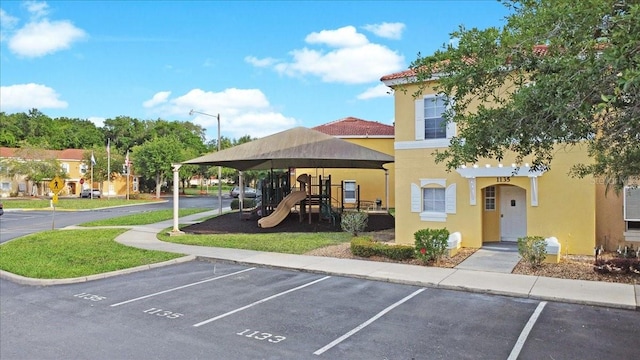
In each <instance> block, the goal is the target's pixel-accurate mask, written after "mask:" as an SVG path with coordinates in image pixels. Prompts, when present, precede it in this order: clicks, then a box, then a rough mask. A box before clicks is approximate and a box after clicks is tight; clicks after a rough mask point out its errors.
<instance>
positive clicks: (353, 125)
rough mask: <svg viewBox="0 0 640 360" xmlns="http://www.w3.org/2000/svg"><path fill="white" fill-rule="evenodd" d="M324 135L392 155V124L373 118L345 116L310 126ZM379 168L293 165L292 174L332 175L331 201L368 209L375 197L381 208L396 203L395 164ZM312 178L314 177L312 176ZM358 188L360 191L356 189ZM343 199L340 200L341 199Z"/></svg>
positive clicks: (333, 203)
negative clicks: (303, 166) (382, 168)
mask: <svg viewBox="0 0 640 360" xmlns="http://www.w3.org/2000/svg"><path fill="white" fill-rule="evenodd" d="M313 130H317V131H320V132H322V133H325V134H327V135H331V136H334V137H336V138H339V139H342V140H345V141H348V142H351V143H353V144H357V145H360V146H363V147H366V148H369V149H372V150H376V151H379V152H382V153H385V154H388V155H391V156H393V153H394V150H393V143H394V127H393V126H391V125H386V124H382V123H380V122H376V121H367V120H362V119H358V118H354V117H347V118H343V119H339V120H336V121H332V122H329V123H326V124H323V125H319V126H316V127H314V128H313ZM384 168H385V170H379V169H302V168H299V169H295V175H296V176H298V175H301V174H309V175H311V176H312V178H313V179H312V182H314V183H317V181H318V179H319V178H320V177H322V178H323V179H327V178H328V177H329V176H331V185H332V191H331V194H332V198H333V200H334V201H333V202H332V205H333V206H335V207H340V206H342V205H344V207H345V208H353V207H356V206H357V203H358V200H360V202H361V208H364V209H365V210H368V209H370V208H376V207H377V205H376V201H379V204H380V207H381V208H384V209H388V208H393V207H394V206H395V191H394V186H395V171H394V164H393V163H389V164H385V165H384ZM314 179H315V180H314ZM358 190H359V193H358ZM342 200H344V203H343V204H340V202H341V201H342Z"/></svg>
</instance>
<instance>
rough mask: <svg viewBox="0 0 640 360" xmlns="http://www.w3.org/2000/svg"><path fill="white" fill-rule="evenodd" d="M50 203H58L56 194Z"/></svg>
mask: <svg viewBox="0 0 640 360" xmlns="http://www.w3.org/2000/svg"><path fill="white" fill-rule="evenodd" d="M51 201H53V203H54V204H57V203H58V194H53V198H52V199H51Z"/></svg>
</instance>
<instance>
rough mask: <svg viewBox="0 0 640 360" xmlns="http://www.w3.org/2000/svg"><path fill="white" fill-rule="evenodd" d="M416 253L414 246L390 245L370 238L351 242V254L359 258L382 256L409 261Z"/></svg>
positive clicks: (357, 238) (361, 238)
mask: <svg viewBox="0 0 640 360" xmlns="http://www.w3.org/2000/svg"><path fill="white" fill-rule="evenodd" d="M414 251H415V248H414V247H413V246H409V245H388V244H384V243H380V242H376V241H373V240H371V238H369V237H355V238H353V240H351V253H352V254H353V255H355V256H359V257H366V258H368V257H371V256H382V257H386V258H389V259H392V260H409V259H413V254H414Z"/></svg>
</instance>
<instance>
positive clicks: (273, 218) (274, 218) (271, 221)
mask: <svg viewBox="0 0 640 360" xmlns="http://www.w3.org/2000/svg"><path fill="white" fill-rule="evenodd" d="M306 197H307V192H306V191H294V192H292V193H291V194H289V195H287V196H286V197H285V198H284V199H282V201H280V204H278V207H277V208H276V210H275V211H274V212H272V213H271V215H269V216H265V217H263V218H260V220H258V226H259V227H261V228H270V227H274V226H276V225H278V224H280V223H281V222H282V220H284V219H285V218H286V217H287V216H288V215H289V213H290V212H291V208H292V207H293V206H294V205H295V204H297V203H299V202H300V201H302V200H304V199H305V198H306Z"/></svg>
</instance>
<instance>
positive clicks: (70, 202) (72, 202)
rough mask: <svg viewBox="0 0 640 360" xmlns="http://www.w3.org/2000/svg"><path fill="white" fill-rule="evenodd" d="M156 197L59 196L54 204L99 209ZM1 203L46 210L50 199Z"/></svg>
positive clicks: (81, 208) (56, 206) (141, 202)
mask: <svg viewBox="0 0 640 360" xmlns="http://www.w3.org/2000/svg"><path fill="white" fill-rule="evenodd" d="M157 201H158V200H157V199H142V200H134V199H130V200H127V199H121V198H111V199H107V198H101V199H80V198H61V199H59V200H58V203H57V204H55V205H54V206H55V208H56V209H60V210H88V209H99V208H105V207H113V206H123V205H138V204H148V203H154V202H157ZM2 205H3V206H4V208H5V209H37V210H48V209H52V208H51V200H50V199H40V198H32V199H24V200H23V199H2Z"/></svg>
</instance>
